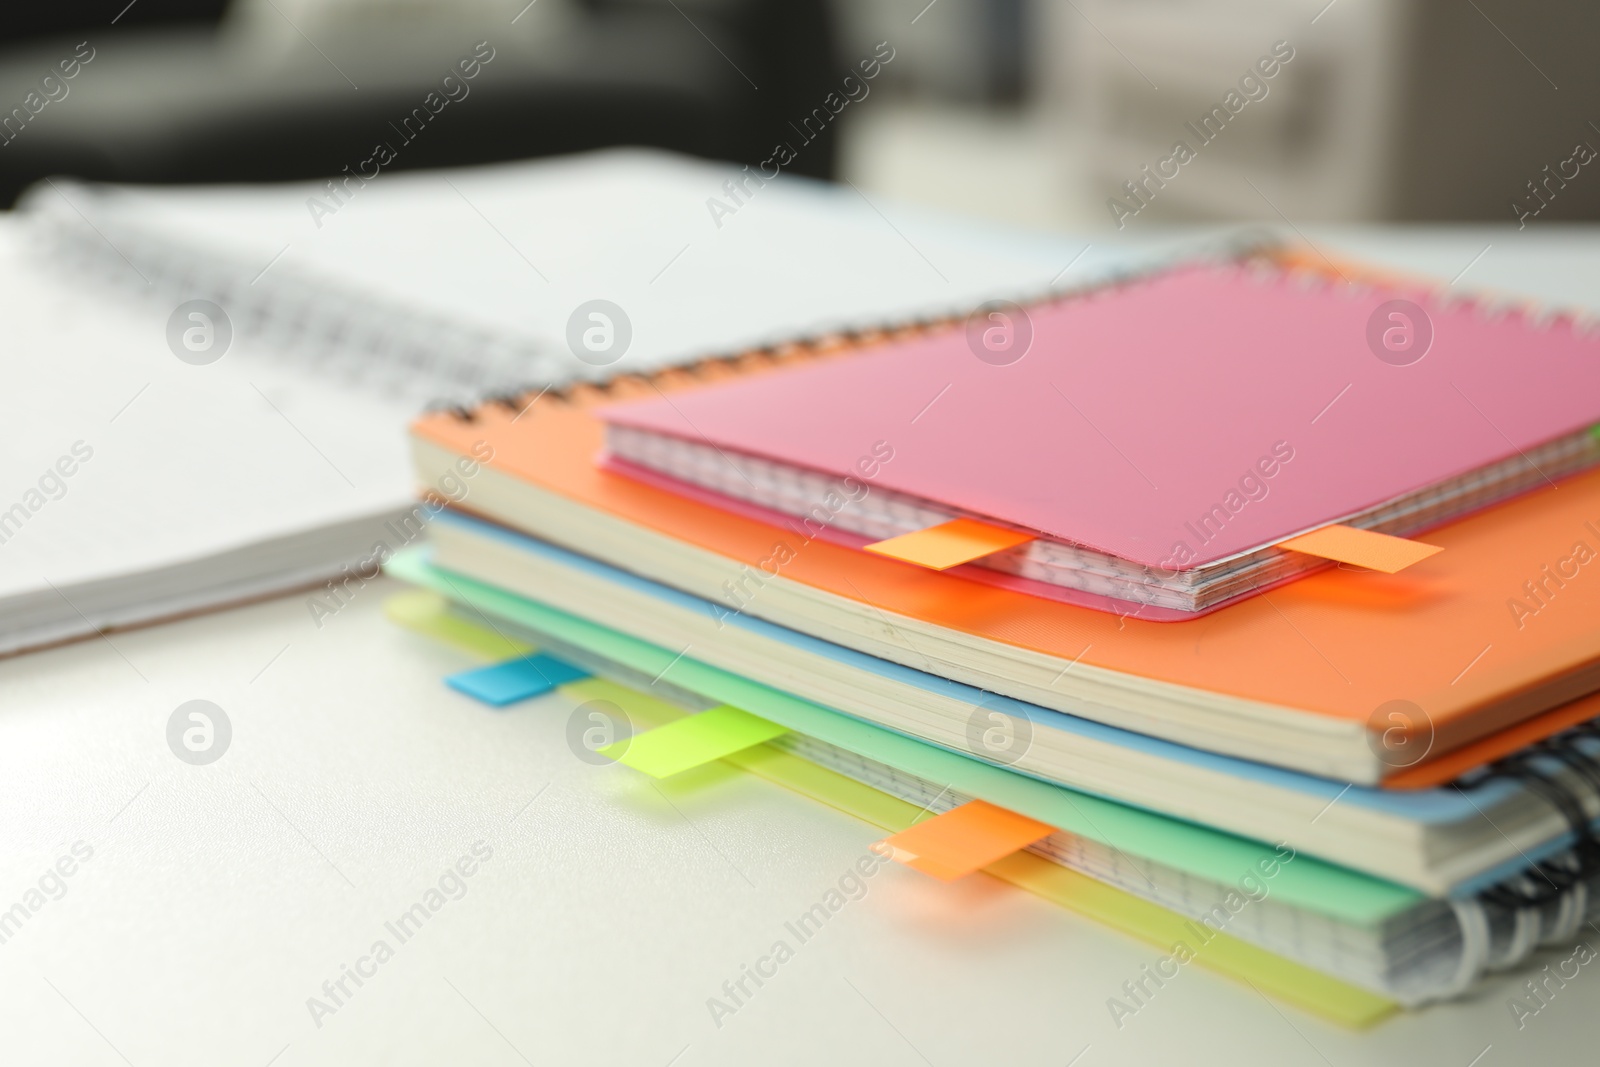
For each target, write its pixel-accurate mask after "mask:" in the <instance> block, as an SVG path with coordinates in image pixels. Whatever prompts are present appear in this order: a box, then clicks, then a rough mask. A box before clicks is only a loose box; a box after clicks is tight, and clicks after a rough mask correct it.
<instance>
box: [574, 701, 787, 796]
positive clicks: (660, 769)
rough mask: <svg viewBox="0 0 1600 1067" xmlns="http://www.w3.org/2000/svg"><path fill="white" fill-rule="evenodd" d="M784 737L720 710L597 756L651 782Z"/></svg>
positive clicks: (777, 729)
mask: <svg viewBox="0 0 1600 1067" xmlns="http://www.w3.org/2000/svg"><path fill="white" fill-rule="evenodd" d="M787 732H788V731H787V729H786V728H784V727H782V726H779V725H778V724H777V723H774V722H768V721H767V720H766V719H762V718H758V717H756V716H754V715H752V714H750V713H749V712H748V711H740V710H739V709H738V708H736V707H733V706H731V705H728V704H722V705H719V706H717V707H714V708H711V709H710V710H709V711H702V712H700V713H699V714H697V715H687V716H685V717H684V718H681V719H679V720H678V721H677V722H670V723H668V724H667V725H665V726H658V727H656V728H655V729H654V730H646V731H645V732H644V733H642V734H635V735H634V736H632V737H630V738H627V739H626V740H623V741H618V742H616V743H615V744H611V745H607V746H606V747H605V748H600V749H596V750H595V751H597V752H599V753H600V754H601V755H604V756H610V757H612V758H613V759H615V760H617V761H618V762H621V763H626V764H627V765H628V766H630V767H632V768H633V769H634V770H637V771H643V772H644V773H646V774H648V775H650V776H651V777H652V778H669V777H671V776H672V775H674V774H677V773H679V772H680V771H687V770H689V769H690V768H692V767H698V766H700V765H701V764H703V763H710V762H711V761H712V760H717V759H721V758H722V757H723V756H731V755H733V754H734V753H735V752H741V751H743V750H744V749H747V748H749V747H750V746H751V745H759V744H760V743H761V742H763V741H771V740H772V739H773V738H774V737H777V736H778V735H779V734H783V733H787Z"/></svg>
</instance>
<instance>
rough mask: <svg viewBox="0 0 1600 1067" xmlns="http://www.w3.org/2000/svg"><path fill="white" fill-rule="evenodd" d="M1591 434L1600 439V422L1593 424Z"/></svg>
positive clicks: (1597, 439)
mask: <svg viewBox="0 0 1600 1067" xmlns="http://www.w3.org/2000/svg"><path fill="white" fill-rule="evenodd" d="M1589 436H1590V437H1592V438H1594V439H1595V440H1596V441H1600V422H1597V423H1595V424H1594V425H1593V426H1591V427H1589Z"/></svg>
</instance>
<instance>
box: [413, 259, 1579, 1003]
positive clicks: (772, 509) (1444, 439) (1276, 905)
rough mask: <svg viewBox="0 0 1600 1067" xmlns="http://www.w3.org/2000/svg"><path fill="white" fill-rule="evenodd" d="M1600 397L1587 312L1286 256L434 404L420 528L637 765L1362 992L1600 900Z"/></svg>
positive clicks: (1461, 959)
mask: <svg viewBox="0 0 1600 1067" xmlns="http://www.w3.org/2000/svg"><path fill="white" fill-rule="evenodd" d="M1347 273H1348V274H1349V275H1351V276H1353V272H1347ZM1597 422H1600V336H1596V335H1595V333H1594V332H1593V331H1592V329H1591V327H1590V325H1589V324H1588V323H1587V322H1585V321H1578V320H1575V319H1573V318H1571V317H1567V316H1562V315H1559V314H1548V313H1543V312H1537V311H1533V310H1528V309H1518V308H1510V309H1507V308H1504V307H1495V306H1490V305H1488V304H1486V303H1480V302H1474V301H1464V300H1459V299H1447V298H1446V297H1444V296H1441V295H1439V294H1437V293H1435V292H1434V291H1432V290H1430V289H1428V288H1427V287H1424V286H1418V285H1410V284H1404V283H1398V282H1385V281H1382V280H1372V279H1370V278H1368V279H1365V280H1362V281H1360V282H1359V283H1357V282H1352V281H1350V280H1349V277H1348V276H1347V274H1341V273H1339V272H1338V271H1335V270H1329V269H1326V268H1321V269H1318V268H1313V267H1311V266H1308V265H1307V264H1306V263H1305V262H1303V261H1301V260H1298V259H1297V258H1296V257H1295V256H1294V255H1293V254H1291V253H1286V252H1282V251H1277V252H1257V253H1253V254H1249V255H1245V256H1233V257H1224V258H1218V259H1200V260H1195V261H1192V262H1185V263H1178V264H1175V265H1170V266H1168V267H1165V268H1162V269H1159V270H1155V271H1151V272H1148V273H1144V274H1141V275H1138V276H1134V277H1126V278H1122V279H1120V280H1118V281H1116V282H1114V283H1108V284H1101V285H1097V286H1095V287H1092V288H1088V289H1085V290H1082V291H1078V292H1073V293H1068V294H1065V295H1061V296H1058V297H1056V298H1053V299H1051V300H1049V301H1045V302H1039V303H1034V304H1032V305H1030V306H1028V307H1026V308H1018V307H1016V306H1015V305H1005V306H998V305H994V306H986V307H985V308H983V309H980V311H978V312H976V313H974V315H973V316H971V317H969V318H968V319H966V320H965V321H959V320H958V321H954V322H949V323H942V324H932V325H929V324H926V323H924V324H920V325H918V326H915V327H904V328H884V329H882V330H876V331H869V332H863V333H857V334H852V335H849V336H832V337H826V338H821V339H814V340H812V341H809V342H807V343H804V344H793V345H787V346H779V347H776V348H772V349H766V350H761V351H753V352H746V353H742V354H739V355H737V356H732V357H729V358H726V359H720V360H709V361H706V362H703V363H701V364H698V365H694V366H691V367H688V368H684V369H676V370H668V371H663V372H660V373H656V374H652V375H649V376H628V377H618V378H616V379H614V380H612V381H610V382H609V383H603V384H599V385H595V384H585V385H581V386H577V387H575V388H573V389H571V390H568V391H566V392H564V393H561V394H560V395H554V394H551V393H545V394H544V395H543V396H541V397H540V398H539V399H538V400H537V402H534V397H533V395H532V394H530V395H528V396H508V397H505V398H502V399H500V400H497V401H494V402H491V403H488V404H486V405H485V406H483V407H480V408H478V409H476V410H472V411H454V412H441V413H437V414H434V415H431V416H428V417H425V418H423V419H422V420H420V421H419V422H418V423H417V424H416V425H415V426H414V427H413V431H412V440H413V447H414V457H415V464H416V472H417V475H418V478H419V481H420V483H421V484H422V485H423V486H425V487H434V486H439V485H442V484H444V483H446V482H448V481H449V480H451V479H453V478H456V479H462V480H465V481H467V482H468V484H469V485H470V489H469V490H468V492H466V493H465V494H464V495H463V494H456V496H455V499H454V501H453V503H452V505H451V507H450V508H449V509H448V510H446V511H445V512H443V513H442V514H441V515H440V516H439V517H438V519H437V520H436V521H435V522H434V523H433V525H432V527H431V531H430V543H429V544H428V546H427V547H426V548H423V549H417V550H413V551H410V552H408V553H405V554H402V555H400V556H397V557H396V558H394V559H393V560H391V561H390V563H389V566H390V570H391V571H392V572H393V573H396V574H398V575H399V576H401V577H403V578H405V579H408V580H409V581H411V582H413V583H415V584H417V585H419V586H422V587H425V588H426V590H428V591H429V592H427V593H425V594H418V597H420V599H416V598H413V599H412V600H410V601H407V602H406V604H404V605H400V606H397V608H396V611H397V614H398V615H399V616H400V617H401V618H402V619H403V621H407V622H409V623H410V624H412V625H414V626H417V627H419V628H421V629H425V630H429V631H431V632H434V633H437V634H442V635H445V636H452V635H453V636H454V638H456V639H463V635H470V634H474V633H476V634H477V635H478V639H488V640H489V641H490V642H491V643H492V644H493V647H494V649H496V650H497V652H496V656H497V658H499V659H503V660H504V661H505V662H497V663H493V664H490V665H489V666H487V667H485V668H484V669H483V670H482V671H475V672H470V674H469V675H468V676H467V677H464V678H460V679H457V680H456V684H457V685H458V687H459V688H462V689H463V690H465V691H467V692H471V693H475V694H476V695H479V696H481V697H484V698H486V699H489V700H491V701H492V702H501V701H502V700H503V699H513V698H515V697H516V696H517V695H520V694H526V693H531V692H537V691H540V690H541V689H548V688H551V687H553V686H556V685H566V686H568V687H570V688H572V689H573V694H574V695H575V696H581V697H582V698H583V699H585V700H586V701H590V702H592V704H593V707H594V708H596V709H600V710H597V711H595V713H594V714H595V716H596V720H595V721H596V723H597V724H599V725H601V726H604V727H605V728H604V729H599V728H597V730H596V731H594V732H593V733H594V738H593V741H594V744H592V745H586V746H585V747H586V748H594V749H595V750H596V755H595V758H596V759H603V758H612V759H615V760H617V761H618V762H620V763H621V764H624V765H625V767H619V768H616V773H645V774H655V775H666V774H674V773H680V772H682V771H685V770H688V769H689V768H692V767H694V766H696V765H698V764H699V763H702V762H705V761H707V760H711V759H718V758H723V759H727V760H730V761H733V762H735V763H737V764H738V765H740V766H744V767H746V768H747V769H750V770H752V771H753V772H755V773H758V774H764V775H766V776H768V777H770V778H773V779H775V780H778V781H781V782H784V783H785V784H787V785H790V786H792V787H794V788H797V789H800V790H802V791H804V792H807V793H809V794H810V795H813V796H816V797H817V798H818V799H821V800H824V801H826V802H829V803H833V804H835V805H837V806H839V807H842V808H844V809H846V810H849V811H853V812H855V813H856V814H858V815H861V816H862V817H863V818H865V819H867V820H868V821H872V822H875V823H877V824H878V825H880V826H883V827H885V828H887V829H889V830H891V831H893V833H892V834H891V835H890V836H888V837H887V838H886V839H885V840H884V843H883V852H884V854H885V855H887V856H891V857H893V858H894V859H896V860H899V861H901V862H904V863H907V864H909V865H910V866H912V867H914V868H916V869H918V870H921V871H923V872H925V873H927V874H929V875H930V876H933V877H936V878H945V879H950V878H956V877H961V876H964V875H967V874H970V873H972V872H975V871H977V870H980V869H982V870H987V871H988V872H989V873H991V874H994V875H997V876H999V877H1002V878H1005V879H1007V880H1010V881H1012V882H1014V883H1016V884H1018V885H1020V886H1023V887H1024V888H1028V889H1030V890H1033V891H1035V892H1038V893H1041V894H1043V895H1045V896H1047V897H1050V898H1051V899H1054V900H1057V901H1059V902H1061V903H1063V904H1066V905H1067V906H1069V907H1074V908H1077V909H1079V910H1081V911H1085V912H1087V913H1089V914H1092V915H1095V916H1096V917H1098V918H1100V919H1102V920H1104V921H1106V922H1108V923H1111V924H1113V925H1115V926H1117V927H1119V928H1120V929H1123V930H1125V931H1127V932H1129V933H1131V934H1133V935H1135V936H1139V937H1142V938H1145V939H1146V940H1149V941H1152V942H1154V943H1156V944H1157V945H1159V946H1160V947H1161V949H1162V951H1163V952H1164V953H1166V954H1165V955H1163V956H1162V961H1163V962H1162V963H1161V964H1160V965H1158V968H1157V969H1158V970H1159V971H1160V972H1161V973H1162V974H1163V975H1168V976H1169V977H1170V974H1169V972H1168V970H1164V969H1162V968H1176V967H1181V966H1182V965H1185V964H1187V963H1188V962H1190V960H1194V961H1195V962H1198V963H1200V964H1201V965H1203V966H1209V967H1212V968H1215V969H1218V970H1221V971H1224V972H1226V973H1229V974H1232V975H1235V976H1237V977H1239V978H1242V979H1246V980H1248V981H1250V982H1252V983H1254V984H1255V985H1256V986H1257V987H1258V988H1260V989H1262V990H1264V991H1268V992H1271V993H1274V994H1276V995H1278V996H1279V997H1281V998H1283V999H1285V1000H1288V1001H1291V1002H1293V1003H1296V1004H1299V1005H1301V1006H1303V1007H1305V1008H1307V1009H1308V1010H1312V1011H1317V1012H1320V1013H1322V1014H1324V1015H1326V1016H1328V1017H1331V1018H1335V1019H1340V1020H1343V1021H1345V1022H1348V1023H1352V1024H1361V1023H1366V1022H1371V1021H1373V1020H1375V1019H1378V1018H1381V1017H1383V1016H1384V1015H1385V1014H1387V1013H1389V1012H1391V1011H1393V1010H1395V1009H1396V1008H1397V1007H1417V1006H1420V1005H1423V1004H1426V1003H1428V1002H1430V1001H1435V1000H1439V999H1443V998H1448V997H1454V996H1458V995H1462V994H1464V993H1466V992H1468V991H1470V990H1471V989H1472V988H1473V987H1474V985H1475V983H1477V982H1478V981H1479V980H1480V979H1481V978H1482V976H1483V975H1485V974H1486V973H1487V972H1490V971H1494V970H1499V969H1505V968H1513V967H1518V966H1527V961H1529V960H1530V958H1532V957H1533V956H1534V954H1535V953H1536V952H1537V951H1538V950H1539V949H1540V947H1541V946H1543V945H1560V946H1562V947H1563V948H1565V949H1570V947H1571V942H1572V941H1573V940H1574V939H1575V938H1576V937H1577V936H1578V931H1579V930H1580V929H1581V928H1583V924H1584V923H1585V922H1587V921H1588V919H1589V918H1590V913H1591V910H1592V909H1591V907H1590V902H1591V900H1592V899H1593V896H1594V894H1593V892H1592V890H1594V889H1597V888H1600V849H1597V846H1596V844H1595V841H1594V838H1593V836H1592V828H1593V821H1594V820H1595V818H1596V817H1597V816H1600V731H1597V730H1595V729H1594V728H1593V726H1592V720H1594V719H1595V718H1596V717H1597V716H1600V627H1597V626H1596V625H1595V620H1596V619H1600V577H1596V576H1594V575H1591V574H1590V573H1589V571H1590V570H1596V571H1597V573H1600V564H1596V563H1594V561H1595V559H1596V555H1597V553H1600V470H1596V469H1594V468H1595V467H1596V466H1600V428H1597V426H1596V423H1597ZM1591 564H1593V566H1591ZM474 640H477V639H474ZM469 643H473V642H472V641H469ZM477 647H482V641H481V640H477ZM586 736H587V735H586ZM1171 973H1176V971H1175V970H1172V971H1171ZM1139 997H1140V994H1139V992H1138V989H1137V987H1136V988H1135V989H1134V990H1130V991H1127V992H1126V993H1125V995H1124V996H1122V997H1120V998H1115V999H1116V1003H1113V1004H1110V1005H1108V1007H1109V1008H1110V1010H1111V1011H1112V1013H1113V1015H1116V1014H1118V1012H1119V1010H1121V1011H1127V1012H1131V1011H1134V1010H1137V1008H1138V1006H1139Z"/></svg>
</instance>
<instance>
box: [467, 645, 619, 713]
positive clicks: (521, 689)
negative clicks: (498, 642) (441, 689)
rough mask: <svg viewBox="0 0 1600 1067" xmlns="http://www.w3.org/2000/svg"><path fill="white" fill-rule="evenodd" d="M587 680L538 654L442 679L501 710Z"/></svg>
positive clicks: (568, 666)
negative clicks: (579, 680)
mask: <svg viewBox="0 0 1600 1067" xmlns="http://www.w3.org/2000/svg"><path fill="white" fill-rule="evenodd" d="M587 677H589V672H588V671H584V670H579V669H578V668H577V667H574V666H573V665H572V664H570V663H565V662H563V661H561V660H558V659H556V658H555V657H554V656H547V655H545V654H544V653H543V652H540V653H538V654H537V655H533V656H523V657H522V658H521V659H512V660H507V661H505V662H504V663H494V664H491V665H489V666H487V667H479V668H477V669H476V670H470V671H462V672H461V673H460V674H452V675H450V676H449V677H448V678H446V679H445V680H444V684H445V685H448V686H449V687H450V688H451V689H456V690H459V691H460V692H463V693H465V694H467V696H469V697H472V698H473V699H475V700H481V701H483V702H484V703H485V704H490V705H493V706H494V707H497V708H503V707H505V706H506V705H507V704H515V703H516V702H517V701H519V700H527V699H528V698H529V697H536V696H539V695H540V694H541V693H548V692H550V690H552V689H554V688H555V687H556V686H558V685H565V684H566V683H568V682H575V681H577V680H578V679H579V678H587Z"/></svg>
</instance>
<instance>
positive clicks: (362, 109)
mask: <svg viewBox="0 0 1600 1067" xmlns="http://www.w3.org/2000/svg"><path fill="white" fill-rule="evenodd" d="M57 7H59V8H60V10H57V9H56V8H57ZM226 7H227V5H226V4H225V3H219V2H204V0H169V2H165V3H163V0H137V2H136V3H134V4H133V5H132V6H131V7H130V6H128V4H127V0H114V2H110V3H105V2H101V0H93V2H87V3H81V4H73V5H71V6H70V7H69V6H68V5H50V6H44V5H40V6H38V7H34V6H28V7H26V8H22V9H19V11H18V12H16V13H14V14H9V15H8V17H7V19H6V20H4V23H3V24H0V206H9V205H10V204H11V203H12V202H14V200H15V198H16V196H17V195H18V194H19V193H20V192H21V191H22V190H23V189H24V188H26V187H27V186H28V185H29V184H31V183H33V182H34V181H37V180H39V179H40V178H43V177H45V176H47V175H53V174H68V175H74V176H79V177H85V178H90V179H99V180H107V181H128V182H152V183H166V182H232V181H271V180H287V179H297V178H319V177H325V176H330V175H333V174H336V173H338V172H339V171H340V170H341V169H342V168H344V167H345V166H347V165H349V164H352V163H354V162H356V161H357V160H360V159H362V158H365V157H366V156H367V155H369V154H370V152H371V149H372V146H373V144H374V143H375V142H377V141H379V140H384V139H390V140H392V139H393V138H392V136H391V135H390V134H389V133H388V132H387V131H389V130H390V129H391V124H392V123H399V122H400V121H401V120H402V119H403V118H404V117H405V116H407V115H409V114H410V113H411V112H412V110H413V109H414V108H416V107H418V106H419V104H420V103H421V101H422V99H423V97H424V96H425V95H426V94H427V93H428V92H429V91H430V90H437V89H438V88H439V86H440V83H441V79H442V78H443V77H444V76H445V75H447V74H449V73H451V72H452V70H453V69H454V68H455V66H456V64H457V63H458V61H459V60H461V59H462V58H463V57H467V56H470V55H472V53H473V50H474V45H476V44H477V42H479V41H487V42H489V47H490V48H492V49H493V52H494V59H493V60H492V61H491V62H489V63H488V64H486V65H484V66H483V67H482V69H481V72H480V73H479V75H478V76H477V77H476V78H475V79H473V80H472V82H471V84H470V95H468V96H467V97H466V98H465V99H463V100H461V101H460V102H459V104H458V106H453V107H450V108H449V109H448V110H447V111H446V112H444V113H441V114H440V115H439V121H437V122H433V123H430V124H429V125H428V127H427V128H426V131H425V133H424V134H422V135H420V136H418V137H416V138H415V140H412V141H409V142H407V143H406V144H405V147H404V149H403V150H401V151H400V152H399V153H398V155H397V158H396V159H395V161H394V163H393V164H392V167H393V169H411V168H419V167H435V166H445V165H455V164H470V163H486V162H493V161H498V160H506V159H520V158H526V157H531V156H541V155H552V154H557V153H565V152H576V151H583V150H586V149H593V148H601V147H606V146H610V145H619V144H628V145H643V146H650V147H658V148H666V149H673V150H677V151H681V152H686V153H690V154H693V155H698V156H702V157H706V158H712V159H725V160H732V161H735V162H739V163H752V164H753V163H756V162H758V161H759V160H761V159H763V158H765V157H766V156H768V155H770V152H771V147H772V145H773V144H774V143H775V142H777V141H779V140H782V139H784V137H785V136H786V133H785V131H786V130H787V128H788V127H787V124H788V122H789V120H790V119H791V118H793V117H794V116H797V115H805V114H806V113H808V112H809V111H810V110H811V109H812V108H813V107H815V106H816V105H817V104H818V103H819V102H820V101H821V99H822V98H823V97H824V96H825V95H826V94H827V92H828V91H829V90H830V89H831V88H833V87H834V83H835V78H836V76H837V74H838V73H840V72H839V71H836V70H835V63H834V49H833V33H832V25H831V21H830V17H829V12H828V5H827V0H574V2H573V3H571V4H570V5H569V9H568V12H567V14H566V17H563V18H561V19H559V20H556V21H554V22H546V23H545V24H543V25H542V26H541V25H540V24H539V22H538V19H540V18H545V17H547V16H546V14H545V10H548V8H547V9H545V10H541V9H539V8H537V7H535V8H531V9H530V10H529V12H528V13H527V17H526V18H519V19H518V23H517V24H511V23H509V22H507V21H506V20H505V19H504V18H500V19H496V20H492V21H491V20H486V19H483V18H481V17H480V18H478V19H477V20H476V21H474V19H473V18H471V17H467V16H462V17H460V18H457V17H455V16H454V15H452V14H451V13H450V12H451V8H450V7H449V6H448V5H444V6H443V7H442V11H443V14H441V15H440V16H438V17H436V18H433V19H432V20H431V21H423V22H416V21H415V20H406V19H382V20H371V21H369V22H367V23H363V24H360V25H356V26H350V25H346V26H341V27H339V28H338V29H337V30H333V29H330V28H328V27H319V28H317V29H316V31H315V32H313V33H306V32H303V31H302V30H301V29H300V28H297V27H296V26H294V25H293V24H289V25H287V26H284V27H281V29H282V30H283V31H284V32H283V33H281V34H280V35H279V36H280V42H279V43H280V45H281V43H282V40H281V39H282V38H288V39H289V40H290V41H291V43H292V45H293V47H289V48H283V47H279V48H276V49H261V48H258V47H257V46H256V42H254V41H253V40H251V39H249V35H247V34H240V33H238V32H233V31H232V29H231V27H230V26H229V25H228V24H227V23H225V22H224V18H223V17H224V14H225V9H226ZM268 10H271V11H277V12H279V13H280V14H281V13H282V12H281V9H279V8H278V7H277V6H276V5H273V6H271V7H269V9H268ZM119 12H121V15H120V17H118V13H119ZM113 18H116V22H115V24H113V22H112V20H113ZM286 21H287V20H286ZM90 53H92V59H90V60H89V61H88V62H86V63H81V64H80V65H79V66H78V69H77V70H76V72H75V74H74V76H73V77H72V78H70V79H65V78H63V77H62V76H61V70H60V66H59V65H60V64H61V63H62V62H63V61H67V62H69V64H70V62H71V61H72V59H73V57H74V56H75V55H79V54H90ZM47 75H48V76H51V78H52V79H53V80H50V81H46V80H45V78H46V76H47ZM30 94H32V95H30ZM41 102H42V103H41ZM30 105H31V106H30ZM834 156H835V147H834V144H833V134H832V132H831V131H830V132H829V133H828V134H826V135H824V136H823V137H821V138H819V139H818V140H817V141H816V142H815V143H814V144H811V145H808V146H807V149H806V151H805V152H803V153H801V154H800V157H799V158H798V159H796V160H795V162H794V164H793V166H792V167H791V168H790V169H792V170H794V171H797V172H799V173H802V174H808V175H811V176H814V177H830V176H832V174H833V169H834Z"/></svg>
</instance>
